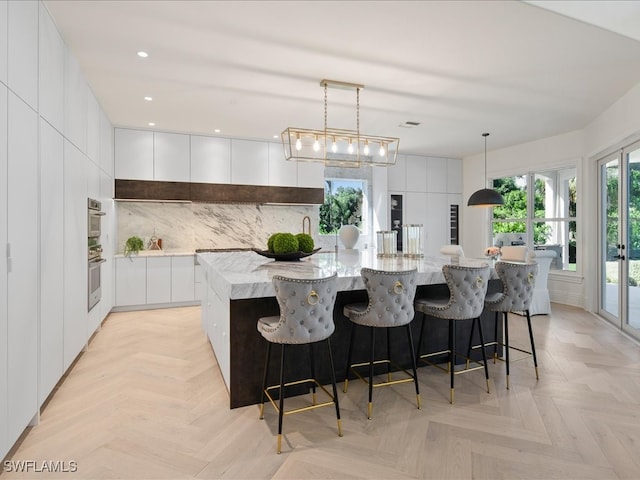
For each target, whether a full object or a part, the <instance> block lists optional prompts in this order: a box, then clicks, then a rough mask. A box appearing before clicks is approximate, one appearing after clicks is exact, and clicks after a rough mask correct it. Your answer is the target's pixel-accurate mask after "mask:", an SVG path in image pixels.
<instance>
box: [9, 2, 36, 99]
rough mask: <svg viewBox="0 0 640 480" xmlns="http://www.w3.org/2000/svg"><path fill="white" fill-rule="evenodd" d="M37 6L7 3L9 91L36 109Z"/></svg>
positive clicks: (28, 3) (31, 3) (26, 3)
mask: <svg viewBox="0 0 640 480" xmlns="http://www.w3.org/2000/svg"><path fill="white" fill-rule="evenodd" d="M38 5H39V2H25V1H18V0H11V1H10V2H8V11H7V18H8V28H7V30H2V31H3V32H7V31H8V57H7V58H8V61H7V75H8V84H9V88H10V89H11V90H13V92H14V93H16V94H17V95H18V96H19V97H20V98H21V99H22V100H23V101H24V102H25V103H27V104H28V105H29V106H31V108H33V109H34V110H38Z"/></svg>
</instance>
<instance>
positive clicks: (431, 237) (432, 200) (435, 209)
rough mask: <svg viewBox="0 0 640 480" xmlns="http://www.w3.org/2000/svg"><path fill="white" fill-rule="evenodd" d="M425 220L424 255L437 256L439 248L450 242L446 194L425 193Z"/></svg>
mask: <svg viewBox="0 0 640 480" xmlns="http://www.w3.org/2000/svg"><path fill="white" fill-rule="evenodd" d="M427 212H428V215H427V216H426V218H425V224H424V227H425V245H424V253H425V255H437V254H438V252H439V251H440V247H442V246H443V245H448V244H449V240H450V234H451V232H450V228H449V204H448V202H447V194H446V193H427Z"/></svg>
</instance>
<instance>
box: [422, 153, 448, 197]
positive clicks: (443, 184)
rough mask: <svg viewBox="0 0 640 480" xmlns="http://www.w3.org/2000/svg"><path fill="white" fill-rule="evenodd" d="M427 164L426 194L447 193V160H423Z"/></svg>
mask: <svg viewBox="0 0 640 480" xmlns="http://www.w3.org/2000/svg"><path fill="white" fill-rule="evenodd" d="M425 160H426V163H427V192H430V193H447V159H446V158H431V157H428V158H426V159H425Z"/></svg>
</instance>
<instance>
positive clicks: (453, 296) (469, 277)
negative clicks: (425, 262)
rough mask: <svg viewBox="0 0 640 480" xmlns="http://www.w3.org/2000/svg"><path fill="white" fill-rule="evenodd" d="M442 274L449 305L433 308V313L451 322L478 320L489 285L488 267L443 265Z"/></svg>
mask: <svg viewBox="0 0 640 480" xmlns="http://www.w3.org/2000/svg"><path fill="white" fill-rule="evenodd" d="M442 273H443V274H444V279H445V280H446V282H447V286H448V287H449V293H450V297H449V303H448V304H446V305H443V306H442V307H438V308H435V309H434V310H436V312H434V313H436V315H438V313H439V314H441V315H442V318H447V319H452V320H465V319H469V318H478V317H479V316H480V314H481V313H482V310H483V308H484V298H485V296H486V294H487V285H488V283H489V267H488V266H484V267H467V266H462V265H443V266H442ZM437 310H440V312H437ZM438 316H440V315H438Z"/></svg>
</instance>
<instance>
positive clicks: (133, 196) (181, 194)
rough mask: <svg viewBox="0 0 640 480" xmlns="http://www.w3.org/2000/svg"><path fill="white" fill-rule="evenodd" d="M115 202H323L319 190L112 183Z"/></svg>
mask: <svg viewBox="0 0 640 480" xmlns="http://www.w3.org/2000/svg"><path fill="white" fill-rule="evenodd" d="M115 199H116V200H146V201H149V200H151V201H157V202H163V201H165V202H166V201H173V202H175V201H183V202H201V203H274V204H305V205H312V204H322V203H323V202H324V190H323V189H322V188H303V187H274V186H264V185H229V184H226V183H191V182H159V181H150V180H123V179H116V181H115Z"/></svg>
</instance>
